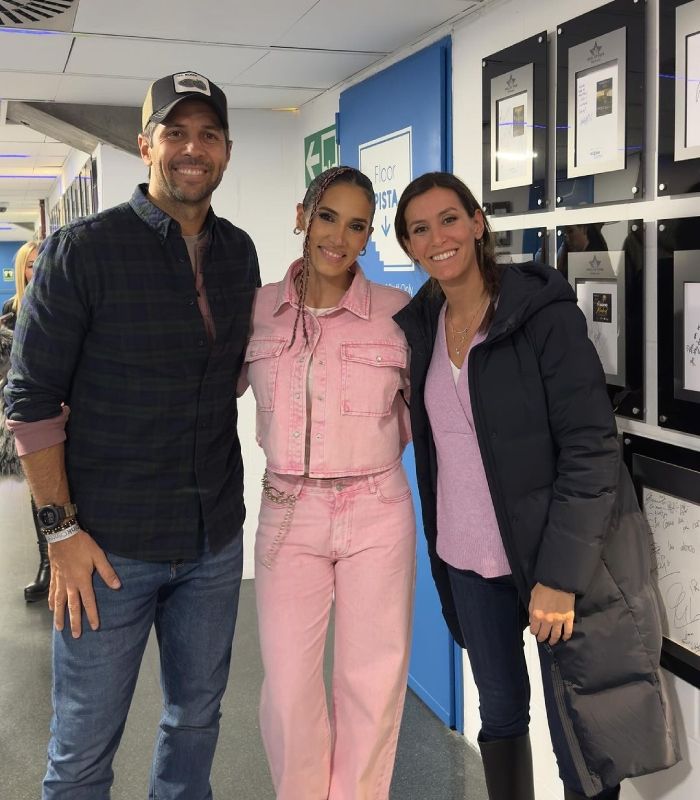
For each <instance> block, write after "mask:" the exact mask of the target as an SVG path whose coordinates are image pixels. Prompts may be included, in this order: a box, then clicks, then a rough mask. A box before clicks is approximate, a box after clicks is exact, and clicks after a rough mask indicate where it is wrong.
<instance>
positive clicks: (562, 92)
mask: <svg viewBox="0 0 700 800" xmlns="http://www.w3.org/2000/svg"><path fill="white" fill-rule="evenodd" d="M645 9H646V3H644V2H637V0H614V2H611V3H607V4H606V5H604V6H601V7H600V8H597V9H594V10H593V11H589V12H588V13H587V14H582V15H581V16H579V17H576V18H574V19H571V20H568V21H566V22H563V23H561V24H560V25H559V26H558V27H557V108H556V118H557V145H556V153H557V155H556V207H557V208H564V207H571V206H593V205H599V204H604V203H615V202H622V201H626V202H629V201H633V200H640V199H641V198H642V197H643V196H644V125H645V114H644V109H645V102H644V83H645V69H644V68H645V62H644V58H645V55H644V54H645V45H644V43H645ZM620 29H624V40H625V41H626V48H625V65H624V71H623V72H624V86H625V102H624V107H623V110H624V115H625V117H624V142H623V144H622V147H623V151H624V153H623V155H624V165H623V167H622V168H620V169H615V170H613V171H606V172H598V173H596V172H591V173H590V174H586V175H577V176H574V177H570V176H569V173H570V165H571V164H573V163H574V162H575V160H576V153H575V147H574V148H573V152H572V148H571V147H570V142H569V138H570V137H569V130H570V128H571V124H570V111H571V110H570V108H569V94H570V92H569V51H570V49H571V48H573V47H579V46H582V45H583V44H584V43H588V42H590V41H593V42H594V44H593V49H594V48H595V47H596V45H597V41H596V40H597V39H598V38H601V37H605V36H610V35H613V34H614V33H615V32H616V31H619V30H620ZM618 113H619V110H618ZM618 149H619V148H618ZM591 169H592V168H591Z"/></svg>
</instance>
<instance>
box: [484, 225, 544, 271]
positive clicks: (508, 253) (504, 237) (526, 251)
mask: <svg viewBox="0 0 700 800" xmlns="http://www.w3.org/2000/svg"><path fill="white" fill-rule="evenodd" d="M493 243H494V255H495V256H496V261H498V262H499V263H500V264H519V263H522V262H524V261H536V262H538V263H540V264H546V263H547V255H548V247H547V229H546V228H518V229H514V230H502V231H494V232H493Z"/></svg>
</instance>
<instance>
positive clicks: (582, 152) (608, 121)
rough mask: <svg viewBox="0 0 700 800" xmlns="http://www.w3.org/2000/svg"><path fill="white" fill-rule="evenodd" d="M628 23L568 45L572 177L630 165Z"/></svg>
mask: <svg viewBox="0 0 700 800" xmlns="http://www.w3.org/2000/svg"><path fill="white" fill-rule="evenodd" d="M625 40H626V29H625V28H618V29H617V30H616V31H612V32H611V33H607V34H605V35H604V36H599V37H596V38H595V39H594V40H593V41H591V40H589V41H587V42H584V43H583V44H580V45H576V46H575V47H571V48H569V95H568V111H569V129H568V134H569V138H568V147H567V151H568V164H567V172H566V176H567V178H576V177H579V176H583V175H597V174H599V173H601V172H614V171H615V170H620V169H624V168H625V84H626V79H625V64H626V63H627V56H626V41H625Z"/></svg>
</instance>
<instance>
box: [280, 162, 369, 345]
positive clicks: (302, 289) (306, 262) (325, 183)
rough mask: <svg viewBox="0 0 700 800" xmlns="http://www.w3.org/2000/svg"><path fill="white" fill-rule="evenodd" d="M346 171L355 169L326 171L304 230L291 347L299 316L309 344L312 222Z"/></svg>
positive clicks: (294, 338) (340, 168) (331, 169)
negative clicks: (308, 305)
mask: <svg viewBox="0 0 700 800" xmlns="http://www.w3.org/2000/svg"><path fill="white" fill-rule="evenodd" d="M345 172H353V169H352V168H351V167H331V168H330V169H329V170H327V171H326V173H325V175H324V177H323V180H322V181H321V182H320V183H319V185H318V189H317V190H316V194H315V196H314V199H313V203H312V204H311V209H310V210H309V217H308V220H307V222H306V231H305V232H304V245H303V248H302V265H301V272H300V273H299V286H298V287H297V296H298V301H299V307H298V308H297V315H296V317H295V319H294V329H293V330H292V340H291V342H290V343H289V347H291V346H292V345H293V344H294V342H295V341H296V338H297V326H298V325H299V318H301V329H302V332H303V334H304V341H305V342H306V344H307V345H308V344H309V332H308V331H307V329H306V290H307V288H308V286H309V270H310V259H311V256H310V254H309V232H310V231H311V222H312V221H313V218H314V217H315V216H316V212H317V211H318V207H319V205H320V203H321V198H322V197H323V195H324V193H325V191H326V189H327V188H328V187H329V186H330V185H331V184H332V183H333V182H334V181H335V180H336V179H337V178H338V176H339V175H342V174H343V173H345Z"/></svg>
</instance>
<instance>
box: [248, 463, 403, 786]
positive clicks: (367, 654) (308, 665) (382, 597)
mask: <svg viewBox="0 0 700 800" xmlns="http://www.w3.org/2000/svg"><path fill="white" fill-rule="evenodd" d="M269 483H270V486H271V487H272V488H273V489H276V490H278V491H280V492H284V493H286V494H287V495H293V496H294V497H295V498H296V502H293V507H292V511H291V513H290V509H289V506H285V505H284V504H283V503H275V502H272V501H271V499H270V496H271V494H272V495H274V492H265V491H264V492H263V498H262V505H261V509H260V520H259V525H258V533H257V539H256V543H255V559H256V576H255V586H256V594H257V606H258V622H259V626H260V644H261V649H262V657H263V666H264V669H265V679H264V682H263V688H262V698H261V703H260V725H261V730H262V736H263V741H264V744H265V749H266V752H267V758H268V761H269V763H270V771H271V773H272V780H273V783H274V785H275V789H276V791H277V798H278V800H386V798H387V797H388V796H389V784H390V783H391V775H392V771H393V766H394V757H395V754H396V742H397V739H398V734H399V725H400V722H401V712H402V710H403V703H404V697H405V693H406V678H407V673H408V660H409V653H410V644H411V621H412V615H413V589H414V582H415V518H414V512H413V502H412V499H411V494H410V489H409V486H408V483H407V481H406V476H405V474H404V471H403V468H402V467H401V466H400V465H399V466H397V467H395V468H393V469H391V470H387V471H386V472H383V473H381V474H379V475H374V476H366V477H361V478H339V479H324V480H312V479H308V478H306V479H305V478H298V477H292V476H284V475H276V474H270V475H269ZM277 497H278V499H279V495H277ZM333 600H335V640H334V643H333V691H332V694H333V724H332V725H331V722H330V720H329V714H328V707H327V703H326V692H325V686H324V681H323V652H324V645H325V640H326V631H327V628H328V619H329V614H330V609H331V603H332V602H333Z"/></svg>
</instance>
